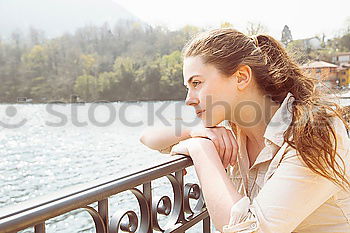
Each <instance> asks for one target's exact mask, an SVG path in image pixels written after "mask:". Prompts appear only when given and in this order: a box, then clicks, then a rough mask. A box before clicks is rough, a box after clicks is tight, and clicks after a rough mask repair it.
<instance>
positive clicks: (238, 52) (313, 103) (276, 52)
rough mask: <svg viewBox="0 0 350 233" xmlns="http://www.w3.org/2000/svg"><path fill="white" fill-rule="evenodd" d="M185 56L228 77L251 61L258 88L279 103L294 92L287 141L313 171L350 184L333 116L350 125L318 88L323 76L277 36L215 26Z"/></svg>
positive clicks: (343, 184)
mask: <svg viewBox="0 0 350 233" xmlns="http://www.w3.org/2000/svg"><path fill="white" fill-rule="evenodd" d="M183 56H184V57H194V56H200V57H201V58H202V60H203V61H204V63H205V64H212V65H214V66H215V67H216V68H217V69H218V70H219V71H220V72H221V73H222V74H224V75H226V76H231V75H232V74H234V73H235V72H236V71H237V68H238V67H239V65H241V64H244V65H248V66H249V67H250V68H251V69H252V72H253V74H254V77H255V80H256V82H257V84H258V86H259V88H260V89H261V90H262V91H263V93H264V94H266V95H268V96H270V97H271V99H272V100H273V101H275V102H277V103H281V102H282V101H283V99H284V98H285V97H286V96H287V94H288V92H291V93H292V94H293V96H294V98H295V101H294V102H293V120H292V124H291V125H290V126H289V128H288V129H287V130H286V132H285V134H284V140H285V141H286V142H287V143H288V144H289V146H291V147H292V148H294V149H296V151H297V154H298V155H299V156H300V157H301V158H302V160H303V161H304V162H305V164H306V165H307V166H308V167H309V168H310V169H311V170H312V171H313V172H315V173H316V174H319V175H321V176H323V177H325V178H327V179H329V180H330V181H332V182H333V183H335V184H337V185H339V186H340V187H342V188H344V189H346V188H347V187H348V188H349V187H350V182H349V180H348V178H347V176H346V172H345V163H344V160H343V159H342V158H341V157H340V155H339V154H338V153H337V151H336V150H337V138H336V132H335V129H334V128H333V127H332V121H331V118H332V117H339V118H340V119H341V120H342V122H343V123H344V125H345V126H346V128H347V129H349V125H348V124H347V122H346V120H345V119H344V117H343V111H342V107H341V106H339V105H338V104H336V103H335V102H334V101H327V100H326V98H325V96H324V95H321V92H320V91H319V90H318V89H317V88H316V86H317V84H318V82H319V81H318V80H317V79H315V78H313V77H310V76H309V75H307V74H305V72H304V71H303V70H302V69H301V68H300V66H299V65H298V64H297V63H296V62H294V60H293V59H292V58H291V57H290V56H289V55H288V54H287V52H286V50H285V49H284V48H283V47H282V45H281V44H280V43H279V42H278V41H277V40H275V39H274V38H272V37H271V36H268V35H258V36H254V37H248V36H246V35H245V34H243V33H241V32H239V31H236V30H234V29H215V30H211V31H208V32H204V33H201V34H199V35H197V36H196V37H194V38H193V39H192V40H191V41H189V43H187V44H186V46H185V47H184V49H183ZM337 157H338V158H339V159H340V161H341V163H342V166H341V165H340V164H339V163H338V161H337Z"/></svg>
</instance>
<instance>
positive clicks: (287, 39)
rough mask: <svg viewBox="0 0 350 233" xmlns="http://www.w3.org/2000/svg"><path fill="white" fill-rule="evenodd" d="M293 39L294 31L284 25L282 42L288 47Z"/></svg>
mask: <svg viewBox="0 0 350 233" xmlns="http://www.w3.org/2000/svg"><path fill="white" fill-rule="evenodd" d="M292 41H293V38H292V33H291V31H290V30H289V27H288V26H287V25H284V28H283V30H282V38H281V42H282V43H283V44H284V46H285V47H287V46H288V44H289V43H290V42H292Z"/></svg>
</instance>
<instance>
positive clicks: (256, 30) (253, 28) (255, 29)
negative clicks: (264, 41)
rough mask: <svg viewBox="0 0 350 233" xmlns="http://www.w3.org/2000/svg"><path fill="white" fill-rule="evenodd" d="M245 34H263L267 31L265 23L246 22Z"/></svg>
mask: <svg viewBox="0 0 350 233" xmlns="http://www.w3.org/2000/svg"><path fill="white" fill-rule="evenodd" d="M246 31H247V35H250V36H251V35H257V34H264V33H267V32H268V29H267V27H266V26H265V25H263V24H262V23H260V22H248V23H247V27H246Z"/></svg>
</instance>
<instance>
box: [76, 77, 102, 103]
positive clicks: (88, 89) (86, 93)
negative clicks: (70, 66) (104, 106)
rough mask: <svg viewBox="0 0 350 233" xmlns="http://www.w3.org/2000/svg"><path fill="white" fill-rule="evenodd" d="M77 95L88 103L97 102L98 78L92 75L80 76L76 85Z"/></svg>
mask: <svg viewBox="0 0 350 233" xmlns="http://www.w3.org/2000/svg"><path fill="white" fill-rule="evenodd" d="M74 91H75V93H78V95H79V96H80V97H82V98H83V99H84V100H87V101H95V100H97V98H98V84H97V79H96V77H94V76H92V75H81V76H79V77H78V78H77V79H76V81H75V85H74Z"/></svg>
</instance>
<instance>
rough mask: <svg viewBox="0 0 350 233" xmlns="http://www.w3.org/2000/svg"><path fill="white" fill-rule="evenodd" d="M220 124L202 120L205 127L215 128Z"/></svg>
mask: <svg viewBox="0 0 350 233" xmlns="http://www.w3.org/2000/svg"><path fill="white" fill-rule="evenodd" d="M220 122H221V121H220ZM220 122H215V121H206V120H202V124H203V126H204V127H214V126H217V125H218V124H219V123H220Z"/></svg>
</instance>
